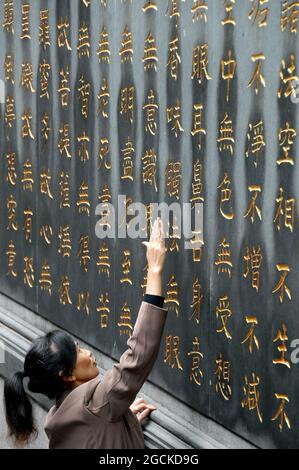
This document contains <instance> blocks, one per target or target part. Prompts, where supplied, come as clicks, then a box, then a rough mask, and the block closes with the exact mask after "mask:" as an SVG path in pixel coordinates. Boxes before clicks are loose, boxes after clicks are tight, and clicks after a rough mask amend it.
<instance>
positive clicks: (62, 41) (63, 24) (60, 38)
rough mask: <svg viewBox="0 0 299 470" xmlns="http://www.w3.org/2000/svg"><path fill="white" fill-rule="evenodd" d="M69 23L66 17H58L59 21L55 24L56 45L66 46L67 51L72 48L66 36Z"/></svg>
mask: <svg viewBox="0 0 299 470" xmlns="http://www.w3.org/2000/svg"><path fill="white" fill-rule="evenodd" d="M69 27H70V23H69V20H68V18H65V19H64V20H63V18H62V17H61V18H60V22H59V23H58V24H57V29H58V35H57V44H58V47H59V48H61V47H66V48H67V50H68V51H71V50H72V48H71V46H70V43H69V38H68V31H69Z"/></svg>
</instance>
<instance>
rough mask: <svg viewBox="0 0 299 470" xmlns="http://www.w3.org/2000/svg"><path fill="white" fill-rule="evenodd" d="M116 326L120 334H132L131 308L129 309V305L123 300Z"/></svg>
mask: <svg viewBox="0 0 299 470" xmlns="http://www.w3.org/2000/svg"><path fill="white" fill-rule="evenodd" d="M117 326H118V327H119V334H120V335H121V336H122V335H127V336H129V337H130V336H131V335H132V331H133V325H132V317H131V310H130V307H129V306H128V302H125V303H124V304H123V306H122V309H121V315H120V320H119V322H118V323H117Z"/></svg>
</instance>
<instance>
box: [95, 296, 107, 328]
mask: <svg viewBox="0 0 299 470" xmlns="http://www.w3.org/2000/svg"><path fill="white" fill-rule="evenodd" d="M99 302H100V305H99V306H98V307H97V312H99V314H100V319H101V328H108V320H109V316H110V308H109V306H108V305H109V297H108V292H106V293H105V294H101V295H100V297H99Z"/></svg>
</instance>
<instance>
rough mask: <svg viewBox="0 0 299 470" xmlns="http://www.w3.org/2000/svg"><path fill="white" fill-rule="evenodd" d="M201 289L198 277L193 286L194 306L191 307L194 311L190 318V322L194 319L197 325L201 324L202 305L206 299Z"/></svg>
mask: <svg viewBox="0 0 299 470" xmlns="http://www.w3.org/2000/svg"><path fill="white" fill-rule="evenodd" d="M201 289H202V288H201V285H200V283H199V281H198V277H197V276H196V278H195V281H194V282H193V285H192V304H191V305H190V307H191V309H192V315H191V316H190V317H189V320H192V319H193V318H194V319H195V321H196V323H197V324H199V323H200V313H201V305H202V301H203V298H204V297H203V294H202V290H201Z"/></svg>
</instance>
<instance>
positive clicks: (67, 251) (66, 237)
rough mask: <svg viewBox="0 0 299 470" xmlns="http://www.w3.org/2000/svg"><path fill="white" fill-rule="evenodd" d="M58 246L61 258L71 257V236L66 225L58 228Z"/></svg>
mask: <svg viewBox="0 0 299 470" xmlns="http://www.w3.org/2000/svg"><path fill="white" fill-rule="evenodd" d="M58 239H59V246H58V253H59V254H61V255H62V256H63V258H65V257H67V258H69V257H70V256H71V251H72V243H71V234H70V227H69V225H66V226H65V227H63V226H62V225H60V226H59V234H58Z"/></svg>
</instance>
